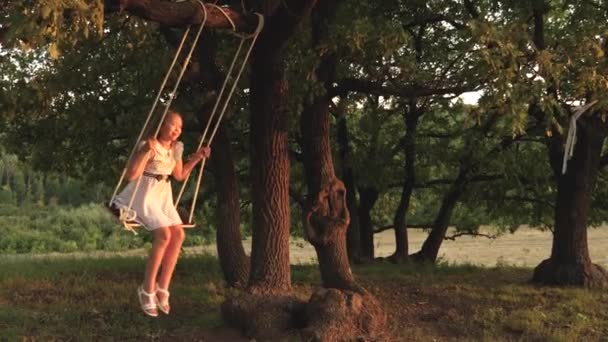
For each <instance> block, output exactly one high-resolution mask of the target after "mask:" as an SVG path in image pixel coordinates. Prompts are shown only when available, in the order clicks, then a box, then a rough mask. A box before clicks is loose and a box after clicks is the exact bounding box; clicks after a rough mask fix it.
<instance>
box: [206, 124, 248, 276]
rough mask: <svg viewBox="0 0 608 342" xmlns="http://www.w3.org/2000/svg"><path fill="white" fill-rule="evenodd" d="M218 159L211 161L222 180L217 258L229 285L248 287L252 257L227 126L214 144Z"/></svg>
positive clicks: (218, 200) (219, 132)
mask: <svg viewBox="0 0 608 342" xmlns="http://www.w3.org/2000/svg"><path fill="white" fill-rule="evenodd" d="M213 149H214V155H215V158H211V159H210V162H211V163H212V165H213V167H214V169H215V170H216V173H217V174H218V177H216V184H217V208H216V211H215V215H216V217H217V222H218V227H217V230H216V239H217V255H218V258H219V261H220V266H221V268H222V273H223V274H224V279H225V280H226V283H227V284H228V286H231V287H236V288H244V287H245V285H247V280H248V279H249V266H250V263H249V257H247V255H246V254H245V250H244V248H243V244H242V242H241V241H242V237H241V215H240V203H239V202H240V201H239V188H238V184H237V175H236V171H235V167H234V160H233V157H232V148H231V147H230V140H229V138H228V134H227V133H226V128H225V127H223V128H221V129H220V130H219V131H218V134H217V136H216V138H215V142H214V143H213Z"/></svg>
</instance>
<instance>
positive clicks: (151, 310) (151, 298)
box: [137, 286, 158, 317]
mask: <svg viewBox="0 0 608 342" xmlns="http://www.w3.org/2000/svg"><path fill="white" fill-rule="evenodd" d="M144 297H147V298H148V300H147V301H145V300H144ZM137 298H138V299H139V305H140V306H141V309H142V310H143V311H144V313H145V314H146V315H148V316H151V317H157V316H158V311H157V310H156V291H154V292H152V293H148V292H146V291H145V290H144V288H143V287H142V286H140V287H138V288H137Z"/></svg>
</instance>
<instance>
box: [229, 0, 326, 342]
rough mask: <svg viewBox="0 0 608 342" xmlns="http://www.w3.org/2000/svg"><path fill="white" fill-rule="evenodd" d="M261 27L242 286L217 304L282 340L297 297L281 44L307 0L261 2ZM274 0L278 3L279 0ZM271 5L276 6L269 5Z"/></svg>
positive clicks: (253, 81)
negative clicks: (248, 243) (246, 272)
mask: <svg viewBox="0 0 608 342" xmlns="http://www.w3.org/2000/svg"><path fill="white" fill-rule="evenodd" d="M263 3H264V4H268V6H263V8H271V9H272V12H271V11H270V10H269V12H266V13H264V14H265V15H266V18H267V22H266V23H267V25H266V26H265V27H264V30H263V31H262V33H261V34H260V37H259V39H258V42H257V44H256V46H255V48H254V51H253V52H252V57H251V74H250V87H251V88H250V90H251V92H250V107H251V119H250V122H251V179H252V189H251V192H252V205H253V241H252V251H251V271H250V276H249V282H248V286H247V291H246V292H244V293H241V294H240V295H238V296H235V297H231V298H228V299H227V300H226V302H224V303H223V305H222V314H223V317H224V320H225V321H226V322H227V323H229V324H231V325H233V326H235V327H237V328H239V329H241V330H242V331H243V332H244V333H245V334H246V335H247V336H249V337H252V338H254V339H256V340H262V341H268V340H284V339H285V338H286V335H287V334H288V333H290V332H292V331H293V330H294V329H296V328H298V326H297V323H298V322H300V321H301V320H299V319H297V318H296V317H301V314H302V312H303V311H302V310H303V308H304V307H303V303H302V302H301V301H300V300H299V299H297V298H296V297H295V296H293V295H292V293H291V271H290V264H289V222H290V221H289V219H290V217H289V214H290V212H289V209H290V208H289V167H290V165H289V155H288V146H287V133H288V121H287V119H288V103H287V95H288V87H287V80H286V78H285V70H284V60H283V58H284V56H283V50H284V47H285V45H286V42H287V40H288V38H289V37H290V36H291V35H292V34H293V32H294V31H295V29H296V27H297V25H298V23H299V22H300V21H301V20H303V19H305V18H307V17H308V16H309V14H310V11H311V9H312V7H313V6H314V4H315V3H316V1H315V0H307V1H299V2H295V1H288V2H281V3H280V4H279V5H276V4H277V1H276V0H267V1H264V2H263ZM281 4H282V5H281ZM276 6H278V7H276Z"/></svg>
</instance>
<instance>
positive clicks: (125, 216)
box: [109, 0, 208, 234]
mask: <svg viewBox="0 0 608 342" xmlns="http://www.w3.org/2000/svg"><path fill="white" fill-rule="evenodd" d="M197 2H198V3H199V5H200V6H201V8H202V10H203V20H202V22H201V25H200V27H199V29H198V31H197V33H196V36H195V38H194V41H193V42H192V46H191V47H190V50H189V52H188V55H187V56H186V59H185V60H184V63H183V65H182V68H181V70H180V73H179V76H178V78H177V80H176V82H175V85H174V87H173V91H172V92H171V93H169V99H168V100H167V103H166V104H165V109H164V111H163V114H162V116H161V119H160V121H159V122H158V124H157V126H156V130H155V132H154V137H157V136H158V133H159V132H160V129H161V127H162V123H163V121H164V119H165V117H166V116H167V112H168V111H169V108H170V106H171V103H172V102H173V99H174V98H175V94H176V93H177V88H178V87H179V84H180V82H181V80H182V77H183V76H184V73H185V71H186V69H187V67H188V64H189V63H190V59H191V58H192V54H193V52H194V50H195V48H196V45H197V43H198V40H199V38H200V35H201V33H202V32H203V28H204V27H205V24H206V22H207V17H208V15H207V9H206V8H205V5H204V4H203V2H202V0H197ZM189 33H190V26H188V28H187V29H186V30H185V31H184V35H183V37H182V39H181V41H180V44H179V47H178V48H177V51H176V53H175V57H174V58H173V61H172V62H171V66H170V67H169V70H168V71H167V73H166V74H165V78H164V79H163V82H162V83H161V86H160V89H159V91H158V93H157V95H156V99H155V100H154V103H153V104H152V108H151V109H150V111H149V113H148V116H147V117H146V121H145V123H144V125H143V127H142V129H141V131H140V132H139V135H138V137H137V141H136V143H135V146H133V149H132V150H131V153H130V154H129V158H128V159H127V165H125V167H124V169H123V171H122V174H121V176H120V179H119V181H118V184H117V185H116V188H115V189H114V193H113V194H112V198H111V199H110V202H109V206H111V205H112V202H113V201H114V199H115V198H116V195H117V193H118V189H120V187H121V185H122V182H123V181H124V178H125V176H126V173H127V167H128V164H129V161H130V160H131V158H133V155H134V154H135V151H137V148H138V146H139V145H140V142H141V140H142V137H143V134H144V132H145V131H146V130H147V128H148V125H149V124H150V121H151V118H152V114H153V113H154V110H155V109H156V107H157V106H158V103H159V100H160V97H161V95H162V93H163V90H164V89H165V86H166V84H167V81H168V79H169V77H170V75H171V73H172V72H173V69H174V67H175V65H176V62H177V60H178V58H179V55H180V53H181V51H182V49H183V47H184V43H185V41H186V38H187V37H188V36H189ZM149 157H150V153H148V154H146V156H145V158H144V161H143V162H144V163H147V161H148V158H149ZM140 183H141V177H139V178H138V179H137V182H136V184H135V188H134V189H133V193H132V194H131V198H130V199H129V204H128V206H127V208H121V209H120V214H119V217H118V219H119V220H120V221H121V222H122V223H123V225H124V226H125V228H126V229H127V230H130V231H132V232H133V233H135V234H137V233H136V232H135V231H134V230H133V228H131V227H130V226H128V225H127V224H126V222H127V221H133V220H134V219H135V217H136V214H135V212H134V211H133V210H132V209H131V208H132V206H133V201H134V199H135V195H136V194H137V191H138V189H139V185H140Z"/></svg>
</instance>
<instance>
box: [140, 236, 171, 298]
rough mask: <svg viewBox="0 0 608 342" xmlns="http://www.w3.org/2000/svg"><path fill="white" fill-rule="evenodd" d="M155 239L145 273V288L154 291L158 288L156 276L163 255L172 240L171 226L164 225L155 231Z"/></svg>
mask: <svg viewBox="0 0 608 342" xmlns="http://www.w3.org/2000/svg"><path fill="white" fill-rule="evenodd" d="M153 234H154V241H153V242H152V249H151V250H150V255H149V256H148V261H147V263H146V272H145V274H144V283H143V284H142V286H143V288H144V290H145V291H146V292H148V293H152V292H154V291H155V290H156V284H155V283H156V276H157V274H158V269H159V268H160V265H161V263H162V261H163V256H164V255H165V254H166V253H167V248H168V246H169V244H170V242H171V240H172V238H171V229H170V227H163V228H159V229H156V230H154V231H153Z"/></svg>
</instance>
